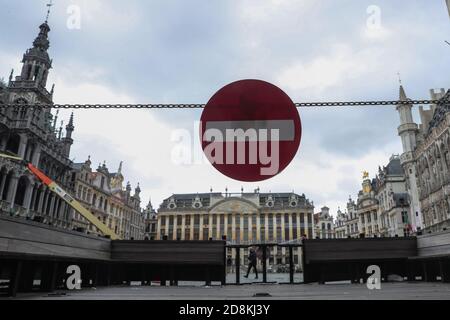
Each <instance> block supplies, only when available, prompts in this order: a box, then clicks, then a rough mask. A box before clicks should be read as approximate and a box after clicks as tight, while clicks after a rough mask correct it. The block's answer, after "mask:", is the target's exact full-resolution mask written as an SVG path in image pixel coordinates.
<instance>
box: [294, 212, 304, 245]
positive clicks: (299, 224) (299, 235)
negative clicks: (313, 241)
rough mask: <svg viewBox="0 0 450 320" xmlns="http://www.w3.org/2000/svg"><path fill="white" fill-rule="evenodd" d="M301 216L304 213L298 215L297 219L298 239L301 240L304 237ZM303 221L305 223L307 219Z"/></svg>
mask: <svg viewBox="0 0 450 320" xmlns="http://www.w3.org/2000/svg"><path fill="white" fill-rule="evenodd" d="M301 215H302V213H297V216H296V219H297V235H298V239H301V238H302V237H303V234H302V228H301V224H302V223H301V221H302V219H301ZM303 221H305V219H303Z"/></svg>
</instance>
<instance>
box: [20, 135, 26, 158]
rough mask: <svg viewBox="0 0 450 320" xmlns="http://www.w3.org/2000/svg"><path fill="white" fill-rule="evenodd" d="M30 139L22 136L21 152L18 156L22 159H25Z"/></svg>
mask: <svg viewBox="0 0 450 320" xmlns="http://www.w3.org/2000/svg"><path fill="white" fill-rule="evenodd" d="M27 143H28V137H27V136H26V135H24V134H21V135H20V144H19V152H18V155H19V157H21V158H22V159H25V152H26V150H27Z"/></svg>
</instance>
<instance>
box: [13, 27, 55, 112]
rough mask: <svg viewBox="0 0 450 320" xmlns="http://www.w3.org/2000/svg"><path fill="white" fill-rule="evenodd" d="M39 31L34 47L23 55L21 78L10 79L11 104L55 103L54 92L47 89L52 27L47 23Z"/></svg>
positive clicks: (50, 62) (50, 61)
mask: <svg viewBox="0 0 450 320" xmlns="http://www.w3.org/2000/svg"><path fill="white" fill-rule="evenodd" d="M39 30H40V31H39V34H38V36H37V37H36V39H35V40H34V41H33V47H32V48H30V49H28V50H27V51H26V52H25V54H24V55H23V58H22V63H23V66H22V71H21V73H20V76H17V77H16V78H15V81H12V77H10V80H11V81H10V83H9V92H10V93H11V101H10V102H11V103H16V102H18V100H19V99H20V101H19V102H21V101H22V102H25V103H28V104H51V103H52V101H53V90H51V92H49V91H47V89H46V85H47V78H48V74H49V71H50V69H51V68H52V60H51V59H50V56H49V54H48V49H49V47H50V41H49V40H48V33H49V32H50V27H49V25H48V23H47V21H45V22H44V23H43V24H41V25H40V26H39Z"/></svg>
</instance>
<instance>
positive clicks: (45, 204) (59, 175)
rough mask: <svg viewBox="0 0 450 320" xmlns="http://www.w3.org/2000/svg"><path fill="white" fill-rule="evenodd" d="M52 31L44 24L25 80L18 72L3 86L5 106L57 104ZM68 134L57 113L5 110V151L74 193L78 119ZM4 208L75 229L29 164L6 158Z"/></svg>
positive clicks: (1, 112)
mask: <svg viewBox="0 0 450 320" xmlns="http://www.w3.org/2000/svg"><path fill="white" fill-rule="evenodd" d="M49 32H50V27H49V25H48V24H47V22H44V23H43V24H41V25H40V27H39V34H38V36H37V37H36V39H35V40H34V42H33V46H32V47H31V48H30V49H28V50H27V51H26V52H25V54H24V55H23V58H22V63H23V65H22V70H21V72H20V75H18V76H16V77H14V70H13V71H12V72H11V75H10V76H9V81H8V83H6V84H5V83H3V84H1V85H0V105H1V104H17V105H21V104H24V105H28V104H31V105H33V104H47V105H51V104H52V101H53V90H54V87H52V89H51V90H50V91H48V90H47V78H48V74H49V72H50V69H51V68H52V60H51V59H50V57H49V54H48V49H49V47H50V42H49V39H48V34H49ZM65 129H66V130H65V132H64V134H63V127H62V125H61V127H59V128H58V127H57V116H54V115H53V114H52V110H51V109H42V108H36V107H30V106H23V107H20V106H19V107H8V108H5V107H0V152H3V153H9V154H14V155H17V156H20V157H22V158H23V159H25V160H26V161H29V162H31V163H32V164H33V165H34V166H36V167H37V168H39V169H40V170H42V171H43V172H44V173H45V174H46V175H48V176H49V177H50V178H52V179H53V180H55V181H56V182H57V183H58V184H60V185H61V186H62V187H64V188H66V189H69V188H70V183H69V182H70V176H71V174H70V171H71V161H70V160H69V155H70V148H71V146H72V144H73V140H72V133H73V131H74V119H73V116H72V117H71V118H70V120H69V122H68V124H67V126H66V128H65ZM69 191H70V190H69ZM0 204H1V211H2V212H3V213H8V214H11V215H20V216H23V217H27V218H30V219H35V220H39V221H42V222H45V223H48V224H52V225H55V226H58V227H62V228H71V227H72V226H71V215H70V210H69V207H68V205H67V204H66V203H65V202H64V201H62V200H61V199H60V198H58V197H57V196H55V195H54V194H53V193H52V192H50V191H49V190H48V189H47V187H46V186H44V185H43V184H42V183H40V181H38V180H37V179H36V178H34V176H33V175H32V174H31V173H29V172H28V170H26V168H25V167H24V166H23V165H20V164H18V163H16V162H13V161H9V160H6V159H4V158H0Z"/></svg>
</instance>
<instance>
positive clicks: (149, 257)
mask: <svg viewBox="0 0 450 320" xmlns="http://www.w3.org/2000/svg"><path fill="white" fill-rule="evenodd" d="M111 244H112V245H111V258H112V259H113V260H115V261H121V262H146V263H154V264H198V265H224V264H225V242H223V241H112V242H111Z"/></svg>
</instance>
